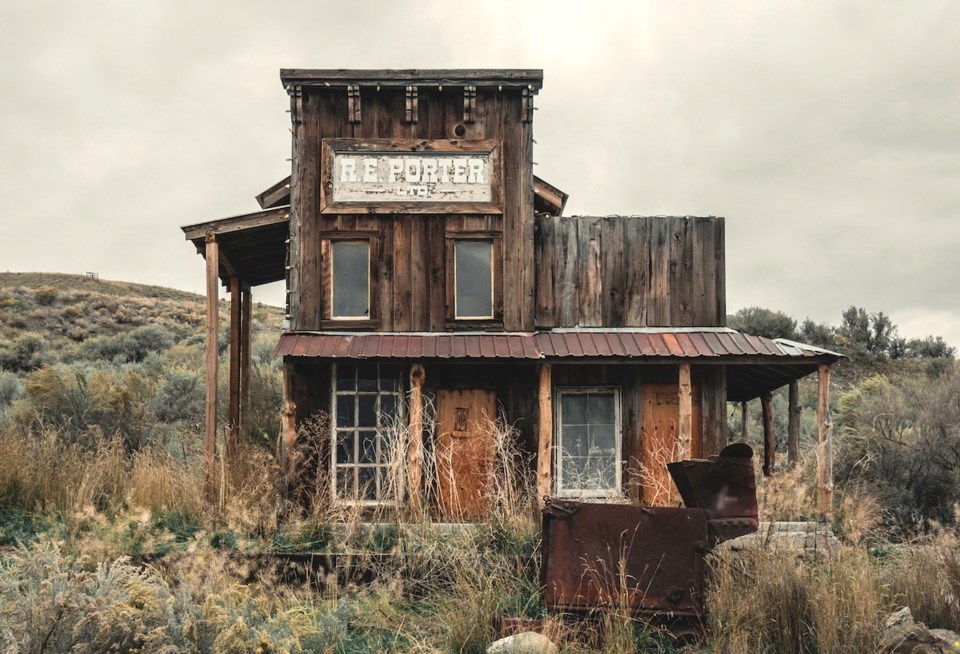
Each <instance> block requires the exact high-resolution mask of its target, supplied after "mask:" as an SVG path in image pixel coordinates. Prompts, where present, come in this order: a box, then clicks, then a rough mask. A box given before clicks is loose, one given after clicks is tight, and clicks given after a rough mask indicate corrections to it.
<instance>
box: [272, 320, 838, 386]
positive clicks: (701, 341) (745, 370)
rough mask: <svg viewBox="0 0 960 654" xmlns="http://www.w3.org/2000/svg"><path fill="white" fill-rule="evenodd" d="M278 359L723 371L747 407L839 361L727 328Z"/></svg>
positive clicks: (558, 335)
mask: <svg viewBox="0 0 960 654" xmlns="http://www.w3.org/2000/svg"><path fill="white" fill-rule="evenodd" d="M275 353H276V354H277V355H279V356H283V357H288V358H292V359H300V360H306V359H316V360H338V359H346V360H351V359H404V360H434V361H440V362H442V361H445V360H450V361H453V360H486V361H489V362H501V363H507V362H511V361H514V362H522V361H525V362H533V361H544V362H554V363H557V364H563V363H576V364H591V363H594V364H596V363H632V364H644V365H651V364H660V365H663V364H681V363H689V364H694V365H726V366H727V399H728V400H730V401H744V400H750V399H753V398H756V397H760V396H762V395H766V394H767V393H770V392H772V391H774V390H776V389H777V388H780V387H782V386H785V385H786V384H789V383H790V382H791V381H794V380H797V379H800V378H802V377H805V376H807V375H809V374H810V373H812V372H816V371H817V369H818V367H819V365H820V364H821V363H834V362H836V361H837V360H838V359H840V358H841V357H842V355H840V354H838V353H836V352H830V351H829V350H824V349H821V348H817V347H814V346H812V345H805V344H802V343H796V342H793V341H784V340H780V339H769V338H764V337H761V336H751V335H748V334H741V333H739V332H737V331H734V330H732V329H726V328H637V329H607V330H603V329H589V330H586V329H557V330H552V331H545V332H536V333H530V332H505V333H486V332H476V333H411V332H389V333H383V332H377V333H372V332H356V333H348V332H288V333H285V334H283V335H282V336H281V337H280V342H279V343H278V344H277V347H276V350H275Z"/></svg>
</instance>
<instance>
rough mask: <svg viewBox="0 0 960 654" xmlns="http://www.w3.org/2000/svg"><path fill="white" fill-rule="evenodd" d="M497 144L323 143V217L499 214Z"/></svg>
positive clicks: (369, 141) (500, 196)
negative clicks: (325, 215) (378, 214)
mask: <svg viewBox="0 0 960 654" xmlns="http://www.w3.org/2000/svg"><path fill="white" fill-rule="evenodd" d="M500 143H501V142H500V141H492V140H486V141H456V140H454V141H447V140H436V141H423V140H415V139H399V140H396V139H394V140H390V139H367V140H359V139H324V140H323V146H322V147H323V157H322V164H321V165H322V172H321V174H322V179H323V183H322V184H321V187H320V209H321V212H322V213H443V214H446V213H502V212H503V191H502V186H503V184H502V179H503V168H502V158H501V155H500Z"/></svg>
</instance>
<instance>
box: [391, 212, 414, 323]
mask: <svg viewBox="0 0 960 654" xmlns="http://www.w3.org/2000/svg"><path fill="white" fill-rule="evenodd" d="M411 227H412V223H411V221H410V217H409V216H397V217H396V219H395V220H394V221H393V328H394V329H395V330H397V331H410V330H411V328H412V327H413V320H412V315H411V311H410V309H411V304H412V297H411V294H412V292H413V289H412V288H411V285H410V260H411V252H410V244H411V240H412V238H411V237H412V234H411ZM418 292H419V289H418Z"/></svg>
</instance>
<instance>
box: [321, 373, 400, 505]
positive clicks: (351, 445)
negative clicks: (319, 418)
mask: <svg viewBox="0 0 960 654" xmlns="http://www.w3.org/2000/svg"><path fill="white" fill-rule="evenodd" d="M333 378H334V379H333V389H334V391H333V395H334V402H333V425H334V428H333V456H332V457H331V459H332V461H331V467H332V477H333V480H332V483H333V492H334V496H335V497H336V498H337V499H338V500H343V501H347V502H358V503H363V504H379V503H384V502H393V501H395V500H396V492H395V490H396V488H395V483H394V482H395V481H396V480H398V479H400V475H401V474H402V462H403V453H402V452H401V451H400V449H401V446H400V444H399V442H398V433H397V427H398V424H399V423H400V421H401V417H402V416H401V413H402V406H403V403H402V400H403V389H402V388H401V385H400V368H399V366H393V365H380V364H357V365H354V364H337V365H336V366H334V372H333Z"/></svg>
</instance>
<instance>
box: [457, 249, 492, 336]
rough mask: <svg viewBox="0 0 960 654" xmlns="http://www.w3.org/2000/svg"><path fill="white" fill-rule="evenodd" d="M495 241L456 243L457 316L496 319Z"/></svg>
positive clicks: (472, 318)
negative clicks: (494, 294)
mask: <svg viewBox="0 0 960 654" xmlns="http://www.w3.org/2000/svg"><path fill="white" fill-rule="evenodd" d="M493 250H494V248H493V241H492V240H490V241H488V240H456V241H454V244H453V259H454V261H453V275H454V317H455V318H456V319H467V320H491V319H493V317H494V296H493V290H494V286H493V272H494V265H493V261H494V252H493Z"/></svg>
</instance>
